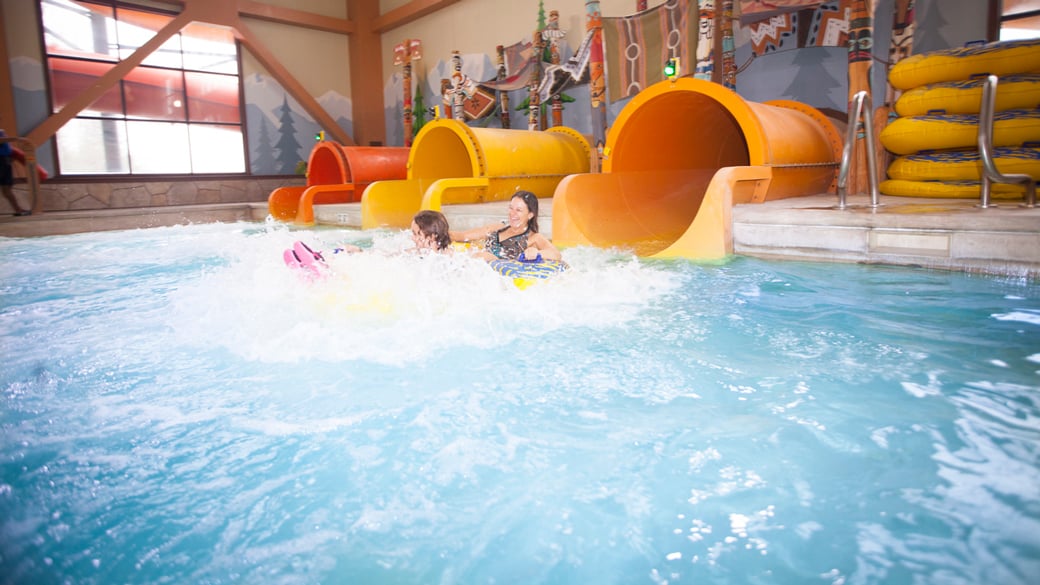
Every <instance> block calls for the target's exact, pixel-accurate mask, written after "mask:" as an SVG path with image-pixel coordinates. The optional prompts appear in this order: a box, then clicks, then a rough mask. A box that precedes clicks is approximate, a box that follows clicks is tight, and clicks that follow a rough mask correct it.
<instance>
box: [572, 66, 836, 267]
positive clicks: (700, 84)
mask: <svg viewBox="0 0 1040 585" xmlns="http://www.w3.org/2000/svg"><path fill="white" fill-rule="evenodd" d="M841 149H842V142H841V134H840V133H839V132H838V130H837V128H835V127H834V125H833V124H832V123H831V122H830V120H828V119H827V118H826V117H825V116H824V115H823V114H822V113H821V112H819V111H818V110H815V109H814V108H811V107H809V106H807V105H804V104H801V103H798V102H791V101H774V102H768V103H764V104H763V103H754V102H747V101H745V100H744V99H743V98H741V97H740V96H739V95H737V94H736V93H735V92H733V91H731V90H729V89H727V88H725V87H724V86H722V85H719V84H716V83H711V82H708V81H704V80H699V79H692V78H681V79H677V80H675V81H664V82H661V83H658V84H655V85H653V86H651V87H649V88H647V89H645V90H643V91H642V92H640V93H639V94H638V95H637V96H636V97H634V98H633V99H632V101H631V102H629V103H628V105H626V107H625V108H624V109H623V110H622V111H621V113H620V114H619V115H618V118H617V120H616V121H615V123H614V125H613V126H612V127H611V129H610V133H609V134H608V136H607V143H606V146H605V148H604V152H603V155H604V160H603V174H600V175H594V174H584V175H572V176H570V177H567V178H566V179H564V180H563V181H562V182H561V183H560V185H559V186H558V187H557V189H556V191H555V193H554V199H553V240H554V241H555V242H556V243H557V244H559V245H563V246H573V245H594V246H599V247H610V246H621V247H628V248H632V249H633V250H634V251H635V252H636V253H637V254H639V255H643V256H659V257H672V256H682V257H696V258H704V257H705V255H708V256H712V257H717V256H720V255H725V253H726V250H727V247H726V246H725V244H723V245H722V248H721V249H722V250H723V251H722V252H721V253H720V252H719V251H718V250H719V247H718V246H713V247H712V250H710V251H705V249H704V248H703V246H702V243H703V242H704V241H708V240H710V241H716V242H717V241H718V240H719V239H720V238H721V239H722V240H727V239H729V234H730V226H729V225H714V224H716V223H720V222H722V223H725V222H726V221H728V218H729V215H728V212H729V207H730V206H731V205H732V203H734V202H743V201H765V200H770V199H779V198H783V197H792V196H797V195H809V194H815V193H823V192H826V191H828V190H829V189H831V188H832V184H833V181H834V179H835V177H836V174H837V161H838V160H839V158H840V156H841ZM732 167H738V168H743V167H750V168H751V169H752V170H746V171H740V172H726V173H721V174H720V171H721V170H722V169H729V168H732ZM708 198H714V199H718V198H723V199H726V201H722V202H712V203H711V204H710V205H708V204H706V203H705V201H706V199H708ZM720 203H721V207H720ZM708 208H711V209H713V210H716V212H717V213H721V214H722V215H720V216H718V217H717V218H716V219H717V221H711V222H707V221H704V219H703V218H702V221H700V222H697V221H695V220H696V219H697V218H698V215H700V214H701V212H702V209H708ZM706 223H707V224H708V227H705V225H703V224H706ZM705 229H709V230H713V231H714V233H712V234H704V233H696V232H697V231H700V232H703V230H705ZM691 230H694V231H693V232H691ZM728 249H729V250H731V244H730V246H729V248H728Z"/></svg>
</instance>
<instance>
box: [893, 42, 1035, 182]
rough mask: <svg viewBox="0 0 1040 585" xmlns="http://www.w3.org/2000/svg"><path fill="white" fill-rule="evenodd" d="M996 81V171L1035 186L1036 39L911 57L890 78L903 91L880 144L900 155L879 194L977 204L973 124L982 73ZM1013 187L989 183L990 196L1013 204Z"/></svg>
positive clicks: (975, 123) (975, 128) (978, 170)
mask: <svg viewBox="0 0 1040 585" xmlns="http://www.w3.org/2000/svg"><path fill="white" fill-rule="evenodd" d="M991 74H992V75H997V76H998V77H999V78H1000V81H999V83H998V84H997V94H996V96H995V99H994V103H995V109H996V113H995V114H994V129H993V145H994V147H995V152H994V155H995V156H994V158H995V163H996V166H997V169H998V170H1000V172H1002V173H1027V174H1029V175H1031V176H1032V177H1033V178H1034V179H1038V180H1040V109H1038V106H1040V39H1030V40H1023V41H1006V42H996V43H989V44H985V45H978V46H973V47H965V48H958V49H948V50H945V51H935V52H932V53H925V54H921V55H913V56H911V57H909V58H907V59H904V60H902V61H900V62H899V63H897V64H895V65H894V66H893V67H892V70H891V71H890V72H889V83H891V84H892V86H893V87H896V88H898V89H902V90H904V93H903V94H902V95H901V96H900V98H899V100H898V101H897V102H896V104H895V110H896V112H897V113H898V114H899V117H898V118H896V119H895V120H893V121H892V122H891V123H890V124H888V125H887V126H886V127H885V129H884V130H882V131H881V134H880V137H879V138H880V140H881V144H882V145H883V146H884V147H885V148H886V149H887V150H888V151H890V152H892V153H894V154H896V155H899V156H897V158H895V159H894V160H893V161H892V163H891V164H890V165H889V167H888V179H887V180H885V181H882V183H881V185H880V190H881V192H882V193H884V194H886V195H896V196H902V197H935V198H977V197H979V193H980V189H981V184H980V181H981V178H982V162H981V160H980V159H979V154H978V118H979V106H980V104H981V101H982V88H983V84H984V83H985V78H986V76H987V75H991ZM1022 193H1023V191H1022V188H1021V187H1020V186H1017V185H994V186H993V192H992V194H993V197H994V198H997V199H1018V198H1021V197H1022Z"/></svg>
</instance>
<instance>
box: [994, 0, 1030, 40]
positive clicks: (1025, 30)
mask: <svg viewBox="0 0 1040 585" xmlns="http://www.w3.org/2000/svg"><path fill="white" fill-rule="evenodd" d="M1002 10H1003V12H1002V13H1001V15H1000V40H1002V41H1014V40H1019V39H1035V38H1038V37H1040V1H1038V0H1004V3H1003V6H1002Z"/></svg>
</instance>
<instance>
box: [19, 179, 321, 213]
mask: <svg viewBox="0 0 1040 585" xmlns="http://www.w3.org/2000/svg"><path fill="white" fill-rule="evenodd" d="M305 183H306V179H305V178H304V177H302V176H301V177H298V178H296V177H278V178H257V177H243V178H241V179H239V178H222V179H215V180H200V179H188V180H183V181H121V182H117V183H110V182H105V181H103V180H99V181H98V182H89V183H86V182H69V183H62V182H58V183H52V182H48V181H44V182H43V183H41V184H40V193H39V196H40V204H41V205H40V208H41V209H42V211H44V212H47V211H84V210H95V209H96V210H103V209H125V208H140V207H168V206H177V205H206V204H214V203H266V202H267V196H268V195H270V194H271V191H274V190H275V189H277V188H279V187H286V186H293V185H298V186H303V185H304V184H305ZM14 192H15V195H16V196H17V197H18V200H19V201H20V202H21V203H22V206H23V207H29V206H30V205H31V201H30V197H29V192H28V188H27V185H26V184H25V183H18V184H16V185H15V186H14ZM12 212H13V210H12V209H11V206H10V205H9V204H8V203H7V200H6V199H3V198H0V213H12Z"/></svg>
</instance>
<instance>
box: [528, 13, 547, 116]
mask: <svg viewBox="0 0 1040 585" xmlns="http://www.w3.org/2000/svg"><path fill="white" fill-rule="evenodd" d="M544 49H545V45H544V44H542V33H541V31H535V32H534V59H535V66H534V68H533V69H532V70H531V82H530V83H529V84H528V101H527V129H528V130H541V129H542V116H541V111H540V110H541V105H542V102H541V100H540V99H539V97H538V84H539V83H540V82H541V81H542V51H543V50H544Z"/></svg>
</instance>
